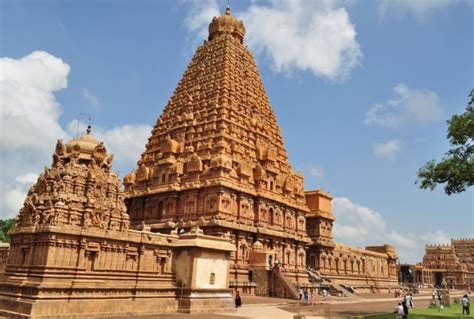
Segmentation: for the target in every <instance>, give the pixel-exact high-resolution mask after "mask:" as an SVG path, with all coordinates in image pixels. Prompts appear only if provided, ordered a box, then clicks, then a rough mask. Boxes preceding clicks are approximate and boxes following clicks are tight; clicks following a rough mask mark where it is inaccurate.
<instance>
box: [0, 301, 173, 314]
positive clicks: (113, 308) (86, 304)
mask: <svg viewBox="0 0 474 319" xmlns="http://www.w3.org/2000/svg"><path fill="white" fill-rule="evenodd" d="M176 311H177V300H176V299H175V298H146V299H145V298H142V299H135V300H134V299H86V300H84V299H76V300H68V299H58V300H28V299H17V298H11V297H4V296H3V297H2V298H1V299H0V316H5V317H7V318H17V319H27V318H28V319H59V318H61V319H63V318H64V319H79V318H88V319H95V318H109V317H111V316H113V317H114V318H121V317H123V318H141V317H145V316H149V315H159V314H165V313H176Z"/></svg>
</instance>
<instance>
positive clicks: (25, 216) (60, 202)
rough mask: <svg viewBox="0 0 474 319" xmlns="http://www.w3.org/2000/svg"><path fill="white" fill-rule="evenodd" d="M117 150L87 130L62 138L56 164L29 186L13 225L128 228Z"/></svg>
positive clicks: (57, 147) (123, 229)
mask: <svg viewBox="0 0 474 319" xmlns="http://www.w3.org/2000/svg"><path fill="white" fill-rule="evenodd" d="M112 158H113V155H112V154H109V153H108V152H107V149H106V148H105V146H104V144H103V143H102V142H99V141H98V140H96V139H95V138H94V137H93V136H91V135H90V129H88V132H87V134H84V135H82V136H80V137H77V138H74V139H72V140H71V141H69V142H67V143H66V144H64V143H63V141H62V140H58V142H57V144H56V150H55V152H54V154H53V165H52V167H50V168H45V170H44V172H43V173H41V175H40V176H39V177H38V180H37V182H36V183H35V184H34V185H33V186H32V187H31V188H30V190H29V192H28V195H27V197H26V199H25V202H24V205H23V208H22V209H21V210H20V212H19V214H18V217H17V222H16V224H15V230H18V229H20V228H22V227H31V226H34V227H39V228H41V227H49V226H56V225H62V226H65V225H68V226H76V227H77V228H97V229H102V230H112V231H126V230H127V229H128V228H129V224H130V222H129V217H128V215H127V213H126V212H125V211H126V208H125V204H124V202H123V194H122V191H121V189H120V180H119V178H118V175H117V174H116V173H113V172H112V171H111V167H112Z"/></svg>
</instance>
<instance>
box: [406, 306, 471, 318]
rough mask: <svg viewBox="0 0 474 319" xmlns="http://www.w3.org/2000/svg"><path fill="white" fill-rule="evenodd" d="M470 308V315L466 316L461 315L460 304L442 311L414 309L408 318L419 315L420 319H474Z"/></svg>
mask: <svg viewBox="0 0 474 319" xmlns="http://www.w3.org/2000/svg"><path fill="white" fill-rule="evenodd" d="M472 311H473V309H472V307H471V315H469V316H466V315H464V316H463V315H462V307H461V305H460V304H454V305H452V306H451V307H446V308H444V310H443V311H439V309H437V308H425V309H414V310H413V311H410V315H411V314H413V316H410V317H412V318H418V315H421V316H420V318H424V316H426V315H428V317H448V318H453V317H454V318H474V315H473V314H472Z"/></svg>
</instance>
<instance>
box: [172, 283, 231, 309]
mask: <svg viewBox="0 0 474 319" xmlns="http://www.w3.org/2000/svg"><path fill="white" fill-rule="evenodd" d="M177 294H178V297H177V298H178V309H177V311H178V312H181V313H189V314H196V313H218V312H221V313H223V312H225V313H228V312H235V311H236V309H235V303H234V297H233V296H232V294H231V290H230V289H221V290H218V291H215V290H214V291H210V290H208V289H202V290H196V289H193V290H192V291H189V290H184V291H182V292H179V291H178V293H177Z"/></svg>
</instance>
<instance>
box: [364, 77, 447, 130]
mask: <svg viewBox="0 0 474 319" xmlns="http://www.w3.org/2000/svg"><path fill="white" fill-rule="evenodd" d="M393 93H394V98H392V99H389V100H387V101H386V102H385V103H381V104H375V105H374V106H373V107H372V108H371V109H370V110H369V111H367V113H366V114H365V123H366V124H375V125H379V126H383V127H390V128H399V127H401V126H403V125H406V124H409V123H417V124H428V123H432V122H436V121H438V120H440V119H442V118H443V105H442V103H441V100H440V98H439V96H438V95H437V94H436V93H435V92H433V91H430V90H427V89H410V88H409V87H408V86H406V85H405V84H398V85H396V86H395V87H394V88H393Z"/></svg>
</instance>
